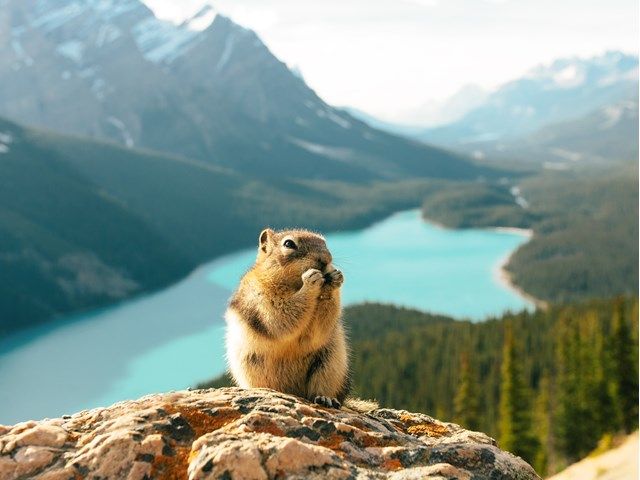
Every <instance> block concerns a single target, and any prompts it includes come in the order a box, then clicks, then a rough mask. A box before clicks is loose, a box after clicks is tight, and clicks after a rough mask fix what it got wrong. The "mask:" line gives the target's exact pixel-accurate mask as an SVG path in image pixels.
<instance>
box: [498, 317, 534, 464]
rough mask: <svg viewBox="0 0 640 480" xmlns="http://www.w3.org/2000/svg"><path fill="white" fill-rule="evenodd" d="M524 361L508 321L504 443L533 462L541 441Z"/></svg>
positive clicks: (503, 384)
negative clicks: (536, 435) (534, 433)
mask: <svg viewBox="0 0 640 480" xmlns="http://www.w3.org/2000/svg"><path fill="white" fill-rule="evenodd" d="M520 362H521V360H520V359H519V358H518V353H517V351H516V346H515V342H514V339H513V331H512V327H511V323H510V322H507V323H506V324H505V335H504V346H503V350H502V366H501V369H500V406H499V432H500V447H501V448H503V449H505V450H508V451H510V452H512V453H514V454H516V455H519V456H521V457H522V458H524V459H525V460H527V461H529V462H533V460H534V459H535V456H536V451H537V448H538V441H537V439H536V438H535V436H534V435H533V429H532V418H531V393H530V391H529V389H528V388H527V385H526V384H525V381H524V377H523V373H522V368H521V364H520Z"/></svg>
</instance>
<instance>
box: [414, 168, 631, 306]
mask: <svg viewBox="0 0 640 480" xmlns="http://www.w3.org/2000/svg"><path fill="white" fill-rule="evenodd" d="M514 193H515V195H514ZM422 211H423V215H424V216H425V218H427V219H430V220H434V221H436V222H438V223H441V224H443V225H446V226H448V227H452V228H471V227H496V226H505V227H524V228H532V229H533V230H534V236H533V238H532V239H531V240H530V241H529V242H528V243H526V244H525V245H523V246H522V247H520V248H519V249H518V250H517V251H516V253H515V254H514V256H513V257H512V258H511V260H510V262H509V264H508V266H507V269H508V271H509V272H511V274H512V277H513V280H514V282H515V283H516V284H517V285H518V286H519V287H521V288H522V289H524V290H525V291H526V292H527V293H530V294H531V295H533V296H535V297H537V298H540V299H542V300H548V301H553V302H566V301H575V300H580V299H587V298H590V297H594V296H595V297H604V296H611V295H616V294H634V293H635V292H637V291H638V167H637V165H635V164H632V165H629V164H626V165H622V166H616V167H615V168H608V169H607V170H604V171H603V170H600V169H594V170H586V171H583V172H578V173H576V172H543V173H540V174H538V175H536V176H531V177H529V178H525V179H523V180H522V181H521V183H520V185H519V186H518V187H517V190H511V191H510V187H509V186H506V185H500V184H477V183H476V184H470V183H459V184H458V185H457V187H456V188H450V187H447V188H443V189H442V190H438V191H433V192H432V193H430V194H428V195H427V198H426V199H425V201H424V203H423V206H422Z"/></svg>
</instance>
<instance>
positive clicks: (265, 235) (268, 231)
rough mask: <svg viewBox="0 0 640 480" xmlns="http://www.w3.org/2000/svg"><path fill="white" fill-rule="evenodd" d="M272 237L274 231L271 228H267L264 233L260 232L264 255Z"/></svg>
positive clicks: (260, 242) (261, 248) (260, 245)
mask: <svg viewBox="0 0 640 480" xmlns="http://www.w3.org/2000/svg"><path fill="white" fill-rule="evenodd" d="M272 236H273V230H271V229H270V228H265V229H264V230H262V232H260V240H259V247H260V250H262V251H263V252H264V253H267V250H268V248H269V243H270V242H271V237H272Z"/></svg>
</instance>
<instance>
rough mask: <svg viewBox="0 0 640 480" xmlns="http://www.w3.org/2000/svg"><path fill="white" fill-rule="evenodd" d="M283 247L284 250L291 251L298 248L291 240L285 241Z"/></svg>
mask: <svg viewBox="0 0 640 480" xmlns="http://www.w3.org/2000/svg"><path fill="white" fill-rule="evenodd" d="M283 245H284V246H285V248H291V249H293V250H295V249H296V248H298V247H297V246H296V244H295V242H294V241H293V240H285V241H284V243H283Z"/></svg>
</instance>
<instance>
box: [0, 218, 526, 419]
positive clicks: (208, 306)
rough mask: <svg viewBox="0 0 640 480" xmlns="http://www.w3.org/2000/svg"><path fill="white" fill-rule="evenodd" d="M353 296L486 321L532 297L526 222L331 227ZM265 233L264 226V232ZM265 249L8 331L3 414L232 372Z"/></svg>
mask: <svg viewBox="0 0 640 480" xmlns="http://www.w3.org/2000/svg"><path fill="white" fill-rule="evenodd" d="M326 239H327V244H328V245H329V248H330V250H331V251H332V253H333V257H334V263H335V264H336V266H338V267H339V268H341V269H342V270H343V272H344V274H345V284H344V286H343V289H342V290H343V293H342V295H343V303H344V304H345V305H350V304H354V303H359V302H364V301H377V302H386V303H395V304H398V305H404V306H409V307H414V308H418V309H421V310H425V311H431V312H437V313H444V314H448V315H452V316H454V317H457V318H469V319H472V320H481V319H483V318H485V317H487V316H488V315H498V314H500V313H502V312H504V311H505V310H521V309H523V308H531V307H532V305H531V304H530V303H529V302H528V301H527V300H525V299H524V298H522V297H521V296H520V295H518V294H517V293H516V292H515V291H513V290H512V289H510V288H508V287H507V286H506V285H504V284H503V282H501V281H500V276H499V267H500V265H501V263H502V262H503V261H504V259H505V258H507V257H508V255H509V254H511V253H512V252H513V251H514V250H515V249H516V248H517V247H518V246H520V245H521V244H523V243H525V242H526V241H527V239H528V238H527V235H525V234H523V233H519V232H511V231H496V230H448V229H443V228H440V227H437V226H434V225H431V224H428V223H425V222H423V221H422V220H421V218H420V214H419V211H418V210H411V211H406V212H400V213H397V214H394V215H392V216H390V217H389V218H387V219H385V220H383V221H381V222H379V223H376V224H374V225H372V226H370V227H368V228H366V229H363V230H358V231H350V232H343V233H332V234H329V235H327V236H326ZM256 241H257V233H256ZM254 259H255V250H254V249H249V250H243V251H240V252H237V253H235V254H232V255H228V256H226V257H222V258H218V259H216V260H213V261H212V262H209V263H207V264H204V265H202V266H201V267H200V268H198V269H197V270H195V271H194V272H193V273H192V274H191V275H190V276H189V277H187V278H185V279H183V280H182V281H180V282H179V283H177V284H175V285H173V286H171V287H169V288H167V289H165V290H162V291H160V292H157V293H154V294H151V295H147V296H144V297H141V298H138V299H134V300H131V301H128V302H126V303H123V304H120V305H117V306H114V307H110V308H107V309H103V310H99V311H95V312H90V313H85V314H82V315H77V316H70V317H67V318H62V319H59V320H56V321H54V322H52V323H49V324H47V325H45V326H41V327H37V328H33V329H30V330H26V331H22V332H20V333H18V334H16V335H13V336H10V337H8V338H4V339H1V340H0V385H1V386H2V387H1V388H0V424H2V423H5V424H11V423H15V422H17V421H22V420H27V419H34V418H44V417H56V416H60V415H63V414H67V413H72V412H75V411H78V410H82V409H85V408H93V407H98V406H105V405H109V404H111V403H114V402H116V401H119V400H124V399H129V398H137V397H139V396H141V395H144V394H147V393H152V392H160V391H167V390H177V389H183V388H186V387H189V386H194V385H195V384H196V383H198V382H200V381H203V380H207V379H210V378H212V377H215V376H217V375H219V374H220V373H222V372H223V371H224V370H225V359H224V321H223V318H222V314H223V312H224V309H225V306H226V301H227V299H228V297H229V295H230V294H231V292H232V290H233V289H234V287H235V285H236V284H237V282H238V280H239V279H240V277H241V275H242V274H243V273H244V271H245V270H246V269H247V268H248V267H249V266H250V265H251V264H252V263H253V261H254Z"/></svg>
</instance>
